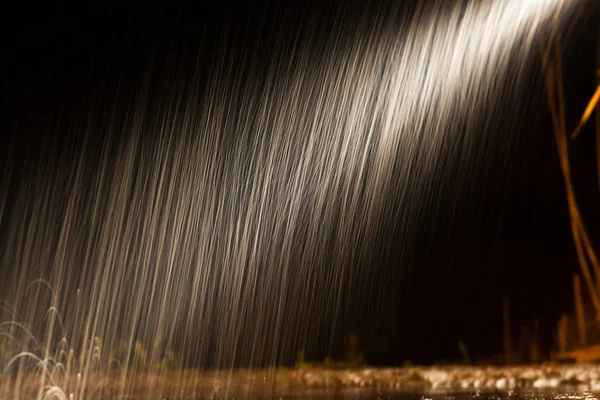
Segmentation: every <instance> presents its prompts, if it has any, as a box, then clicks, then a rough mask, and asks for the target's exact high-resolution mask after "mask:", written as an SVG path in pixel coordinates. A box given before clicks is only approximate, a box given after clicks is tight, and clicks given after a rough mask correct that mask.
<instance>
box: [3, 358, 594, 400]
mask: <svg viewBox="0 0 600 400" xmlns="http://www.w3.org/2000/svg"><path fill="white" fill-rule="evenodd" d="M123 378H124V377H123V375H119V374H116V375H114V374H100V373H96V374H90V375H89V376H88V377H87V379H86V382H87V383H86V385H85V386H86V390H85V396H83V398H86V399H106V398H127V399H140V400H141V399H159V400H160V399H169V400H175V399H182V400H183V399H190V400H192V399H193V400H198V399H215V400H217V399H253V400H258V399H295V400H296V399H297V400H333V399H347V400H351V399H352V400H363V399H365V400H367V399H369V400H479V399H482V400H483V399H486V400H488V399H489V400H521V399H523V400H534V399H535V400H537V399H540V400H546V399H548V400H551V399H552V400H563V399H564V400H586V399H587V400H592V399H600V366H598V365H538V366H522V367H503V368H497V367H485V368H481V367H464V366H453V367H431V368H419V367H415V368H365V369H359V370H327V369H264V370H234V371H217V372H215V371H197V370H185V371H162V372H145V373H144V372H137V373H131V374H128V376H127V377H126V378H125V379H124V380H123ZM7 379H10V378H7V377H6V376H4V377H2V375H0V387H2V388H3V389H4V390H3V391H0V400H3V399H5V398H6V399H8V398H14V396H12V394H14V393H15V392H14V388H15V387H14V386H13V385H12V384H11V383H10V382H8V381H7ZM81 382H82V381H81V378H75V379H72V378H67V379H64V378H63V379H60V380H58V381H56V382H54V384H55V385H56V387H57V388H60V389H61V390H62V391H63V393H65V398H70V394H71V393H73V392H75V393H76V392H77V391H78V389H76V388H77V387H81V386H80V384H81ZM123 382H126V383H125V389H124V390H123V386H122V384H123ZM13 383H14V382H13ZM7 384H8V385H7ZM39 387H40V386H39V377H38V376H36V375H35V374H33V375H31V376H29V377H27V378H26V379H25V382H22V383H21V385H20V388H21V390H20V392H21V396H17V398H28V397H27V395H28V394H32V395H33V396H34V397H35V393H36V392H37V391H38V390H39ZM80 393H82V392H80ZM122 393H126V395H125V396H124V397H123V396H122V395H121V394H122ZM23 395H25V397H23ZM79 397H82V396H75V395H74V396H73V399H77V398H79Z"/></svg>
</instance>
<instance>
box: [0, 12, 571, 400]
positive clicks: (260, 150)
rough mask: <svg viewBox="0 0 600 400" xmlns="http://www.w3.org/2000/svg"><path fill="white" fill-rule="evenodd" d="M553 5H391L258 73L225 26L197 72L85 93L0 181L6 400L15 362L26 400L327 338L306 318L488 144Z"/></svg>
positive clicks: (330, 303) (224, 363) (330, 313)
mask: <svg viewBox="0 0 600 400" xmlns="http://www.w3.org/2000/svg"><path fill="white" fill-rule="evenodd" d="M560 6H561V2H560V1H558V0H529V1H524V0H504V1H482V2H475V1H474V2H470V3H468V4H465V3H463V2H456V3H453V4H452V5H448V4H446V2H439V3H437V4H436V6H434V7H430V6H421V7H417V9H416V11H415V12H414V15H413V16H412V18H410V19H409V20H407V19H406V18H403V16H402V11H401V10H399V9H395V8H392V9H388V10H380V11H378V13H377V15H376V18H375V22H376V23H373V21H372V20H368V19H366V18H365V19H364V21H363V20H359V21H358V23H356V22H355V21H351V18H347V19H348V20H345V19H344V17H340V18H339V19H338V20H337V22H336V23H334V24H333V25H331V26H329V27H328V28H329V33H328V34H327V35H326V38H325V40H322V37H320V36H319V35H320V33H319V30H318V29H315V27H314V26H312V25H311V24H312V22H311V21H312V20H311V19H310V18H308V21H309V22H306V23H305V24H306V25H304V26H302V27H301V28H300V31H301V34H300V33H298V37H301V36H302V40H295V39H294V38H293V39H294V40H292V41H291V42H290V41H289V40H288V38H285V39H277V38H275V39H273V41H272V42H270V45H271V46H272V47H273V48H274V49H275V50H273V54H275V55H274V56H272V57H269V58H268V60H267V62H266V64H265V62H264V60H258V59H256V57H254V56H249V57H246V58H245V59H243V60H242V62H238V63H232V62H230V60H229V58H228V57H230V55H229V53H228V51H229V50H228V49H230V48H231V43H230V42H229V39H228V38H227V35H228V34H230V33H231V32H229V31H225V35H224V39H223V43H222V46H219V50H217V51H216V55H215V56H214V61H213V63H212V68H211V70H210V72H209V73H208V78H207V73H206V71H204V70H202V69H201V68H195V69H194V68H192V69H191V72H190V69H189V68H184V67H181V66H180V65H178V64H176V65H171V66H170V68H168V71H167V72H166V73H165V74H164V76H163V78H162V80H161V82H160V83H159V84H157V83H156V79H155V77H154V75H153V73H154V72H153V69H152V66H149V67H148V70H147V71H145V75H144V77H143V78H142V79H141V80H140V82H141V84H140V87H139V90H138V91H137V93H136V95H135V96H134V97H133V98H131V99H125V100H124V99H123V97H121V96H119V94H118V87H117V88H116V89H117V90H115V93H114V94H113V93H110V94H109V96H114V97H113V98H112V101H110V106H109V107H108V108H106V107H105V106H102V104H104V103H101V102H100V101H95V100H94V99H92V100H89V104H87V106H88V107H89V110H91V111H86V112H84V113H82V114H83V117H84V118H82V119H81V120H74V121H69V122H67V123H62V124H60V125H57V127H56V129H57V130H59V131H61V132H63V131H64V132H65V137H67V138H68V140H65V142H64V143H63V142H61V141H60V140H59V141H56V142H53V143H49V144H47V145H45V147H44V154H43V156H42V159H41V160H37V162H25V163H24V165H25V170H24V171H22V172H18V168H17V167H16V165H17V162H16V160H15V159H14V158H13V159H9V160H8V162H7V166H6V168H4V170H3V175H2V181H1V183H0V184H1V185H2V186H1V187H2V190H1V191H0V218H1V221H2V228H3V230H4V236H3V241H2V244H1V247H2V252H1V254H2V256H1V257H2V258H1V263H2V264H1V265H2V271H5V272H3V274H4V280H3V282H2V283H0V285H1V287H2V293H3V298H4V299H5V300H6V302H7V306H6V307H4V308H3V311H2V315H1V316H2V319H1V320H2V321H10V322H7V323H5V324H3V325H2V326H1V327H0V328H1V331H0V335H2V336H1V337H0V350H1V351H2V352H4V355H5V357H4V358H3V359H2V360H3V361H0V363H1V365H2V366H3V367H4V371H5V373H4V379H3V380H2V381H0V382H1V383H2V384H1V385H0V386H2V387H3V389H4V392H1V391H0V395H4V394H3V393H11V394H14V395H15V396H16V397H19V394H18V393H20V392H19V391H20V390H24V389H23V388H24V387H25V383H24V382H25V381H27V379H30V377H29V375H27V373H26V371H32V370H33V371H37V372H36V373H37V374H38V375H36V376H39V377H41V379H40V380H37V381H35V382H37V384H38V385H39V391H38V394H37V396H38V398H53V396H54V398H68V396H73V397H74V398H84V397H93V396H94V395H93V393H94V392H93V390H94V389H92V388H93V387H95V386H94V385H96V386H97V385H98V382H96V381H94V380H95V379H96V378H95V375H94V373H95V372H97V371H104V372H106V371H109V370H113V369H116V370H118V371H120V375H119V376H120V381H119V385H118V386H119V391H120V392H121V393H126V392H127V391H128V390H129V389H130V388H131V386H132V385H133V384H134V383H132V382H131V381H130V380H128V371H130V370H146V369H152V370H159V371H163V373H166V372H164V371H166V370H167V369H168V368H167V366H168V365H172V366H181V365H210V366H214V367H218V368H229V367H233V366H237V365H249V366H260V365H274V364H278V363H281V362H286V360H289V359H290V357H293V354H295V352H296V350H297V349H298V348H301V347H304V346H307V344H308V343H310V342H311V341H315V340H322V339H319V336H322V334H323V331H322V329H321V328H319V327H314V326H310V325H309V324H307V323H306V322H305V321H315V320H320V321H323V324H324V325H325V326H327V328H326V329H327V330H333V329H334V328H333V327H334V325H335V324H338V323H339V322H340V318H341V315H340V313H341V311H340V310H342V309H343V307H344V304H346V303H347V298H346V294H345V292H344V290H343V288H344V287H346V286H348V285H351V284H353V281H355V280H361V279H365V277H367V276H368V274H369V271H368V270H365V269H364V267H363V266H364V265H368V264H369V263H370V262H372V261H373V260H376V257H377V255H376V254H375V255H374V254H372V253H373V251H372V250H370V249H375V248H378V247H377V246H378V245H379V242H380V241H381V240H382V235H381V233H382V226H383V225H384V224H385V223H386V220H387V219H388V218H389V215H390V212H392V213H395V214H394V215H396V216H397V218H396V219H395V220H397V221H400V222H401V226H400V227H399V228H398V229H401V230H402V232H403V234H404V237H405V238H406V240H405V242H404V243H401V244H397V245H399V246H402V247H406V248H410V246H411V245H412V240H413V239H412V237H413V236H412V234H411V233H412V232H414V231H415V229H417V228H418V225H419V223H420V221H421V218H422V215H423V213H426V212H427V211H426V210H425V209H424V207H423V204H424V203H423V199H424V197H425V196H427V193H429V192H428V191H429V190H431V189H430V188H431V185H430V183H431V179H432V175H433V174H434V172H435V170H436V165H437V160H438V159H439V157H441V155H442V154H446V156H447V155H448V154H450V155H452V154H453V153H457V154H458V153H459V152H462V151H465V152H467V151H469V147H470V146H471V142H470V141H471V138H472V137H473V135H482V134H484V133H483V132H481V131H479V130H480V129H481V126H482V124H483V126H484V127H485V124H486V123H487V122H486V119H485V116H486V115H490V114H493V113H494V112H495V107H496V106H497V105H498V104H499V101H500V100H501V99H502V98H503V97H504V96H510V95H511V93H512V91H513V90H515V88H518V87H519V85H520V84H521V80H522V79H523V76H522V75H521V74H520V71H521V70H523V69H524V68H525V66H526V65H527V64H528V63H530V62H531V59H532V58H533V57H535V54H536V50H535V49H536V46H535V41H536V40H537V39H538V37H537V36H536V35H537V33H538V32H539V30H540V29H541V28H543V27H544V26H545V25H546V24H548V23H549V21H550V19H551V17H552V16H553V14H554V11H555V10H557V9H558V8H559V7H560ZM350 23H353V25H352V27H353V28H354V29H353V30H352V31H349V30H348V25H349V24H350ZM317 43H318V44H319V45H318V46H317V45H316V44H317ZM278 50H280V51H281V52H280V53H278ZM281 54H286V55H289V57H283V56H281ZM201 82H204V83H201ZM157 88H158V89H157ZM482 121H483V122H482ZM459 127H460V130H462V133H461V142H462V144H461V146H460V148H458V149H446V148H444V145H445V143H447V140H446V139H447V136H448V135H450V134H453V133H454V132H455V131H457V128H459ZM98 137H100V138H101V139H100V141H101V142H102V143H101V146H98ZM425 204H426V202H425ZM386 245H387V246H391V245H392V244H389V243H388V244H386ZM38 279H43V280H41V281H40V280H38ZM32 282H33V284H32ZM61 315H62V320H61V319H60V318H59V316H61ZM290 355H292V356H290ZM9 376H10V377H11V378H9ZM13 376H14V379H13V378H12V377H13ZM40 381H41V383H40ZM145 385H146V387H147V392H148V393H155V394H156V393H158V392H156V390H157V389H156V388H155V387H154V383H153V381H152V380H148V381H146V382H145Z"/></svg>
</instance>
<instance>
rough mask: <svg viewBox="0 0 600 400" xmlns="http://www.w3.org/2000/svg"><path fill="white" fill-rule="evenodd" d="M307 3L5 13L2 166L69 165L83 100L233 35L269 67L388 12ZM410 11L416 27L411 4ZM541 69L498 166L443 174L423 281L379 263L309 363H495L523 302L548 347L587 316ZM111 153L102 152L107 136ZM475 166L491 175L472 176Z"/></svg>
mask: <svg viewBox="0 0 600 400" xmlns="http://www.w3.org/2000/svg"><path fill="white" fill-rule="evenodd" d="M291 3H292V2H261V3H258V2H246V4H244V5H241V4H233V3H227V4H216V3H214V4H202V5H199V4H196V5H193V6H191V5H179V4H170V5H169V6H165V7H160V6H158V5H155V4H145V5H136V6H133V5H120V6H115V7H111V6H109V5H106V4H103V5H102V6H84V5H80V6H78V7H76V8H72V7H70V6H66V5H48V4H46V5H45V6H43V7H38V6H37V5H33V4H32V5H28V6H20V7H19V8H20V9H18V10H17V9H15V10H13V11H11V12H8V13H4V17H3V23H2V25H3V32H2V35H1V36H2V38H1V39H0V40H1V43H2V53H3V55H2V57H1V59H2V61H1V65H2V72H1V74H0V83H1V86H0V92H1V93H2V95H1V99H2V103H1V105H2V106H1V108H2V111H1V113H2V131H3V137H4V139H3V141H2V149H1V150H0V155H1V156H2V157H3V159H5V158H6V156H7V154H8V153H10V154H11V156H12V157H14V158H15V159H17V160H19V161H18V162H17V164H16V165H17V172H16V176H17V177H19V166H21V167H23V166H25V165H27V163H43V162H44V154H43V149H44V148H45V146H47V143H49V142H53V143H56V145H57V146H64V148H65V149H66V150H65V151H69V149H70V146H71V143H73V142H77V140H78V139H77V133H76V132H70V133H65V132H62V131H61V130H60V129H57V124H59V126H60V124H62V123H64V121H69V120H72V119H74V118H83V117H82V115H85V113H86V112H88V111H89V110H85V108H84V107H85V104H86V103H85V101H83V100H85V99H89V98H98V99H100V101H105V102H110V101H113V100H111V99H114V98H115V97H117V98H127V96H128V93H130V92H131V91H133V90H135V87H136V85H137V84H138V83H139V76H140V75H141V73H142V72H141V71H144V70H145V67H146V66H147V65H148V64H153V65H155V66H156V69H155V71H160V70H161V68H162V69H163V70H168V68H169V65H171V63H172V62H179V63H183V64H185V62H186V60H189V61H190V63H191V62H196V61H197V60H199V59H200V65H205V68H209V67H210V65H211V62H210V57H211V54H213V53H214V48H215V46H217V45H218V43H219V40H220V39H221V35H222V32H223V30H224V27H230V28H228V29H229V32H230V34H231V35H232V37H231V40H230V45H231V51H230V55H231V60H232V62H234V61H235V60H236V58H244V57H247V56H248V55H249V54H255V53H254V52H258V53H259V54H260V55H262V56H259V57H258V59H259V60H260V59H261V57H262V58H264V59H265V60H266V59H267V58H268V57H269V56H270V54H271V53H270V52H272V51H275V50H273V49H271V48H269V47H268V46H264V45H261V46H256V47H255V46H253V43H256V41H258V39H259V38H260V37H261V35H264V34H265V32H271V34H273V35H286V34H289V35H291V34H292V33H293V32H294V30H295V29H297V27H298V26H299V24H300V23H301V21H302V18H306V16H307V15H320V18H321V19H322V22H323V23H322V25H321V26H322V27H323V29H324V37H325V36H326V26H327V24H326V23H325V22H326V21H329V20H334V19H335V18H336V17H337V16H338V15H339V14H340V13H346V14H350V15H356V16H365V15H366V18H368V16H369V15H370V13H371V14H373V15H374V14H376V12H377V9H378V7H379V5H378V4H375V3H373V4H369V5H367V4H366V3H360V2H356V3H354V2H345V3H344V4H343V5H336V6H334V5H330V3H329V2H314V3H309V2H297V1H294V2H293V3H294V4H293V5H292V4H291ZM325 3H327V4H325ZM382 3H385V2H382ZM406 8H407V11H406V13H407V15H409V14H410V9H411V6H409V5H407V6H406ZM582 14H583V15H580V16H578V17H577V22H578V24H577V26H574V27H572V28H571V29H570V30H569V32H568V40H567V46H566V47H567V48H568V50H567V51H565V79H566V80H565V82H566V92H567V98H568V99H569V106H568V111H569V113H570V117H569V123H570V126H574V124H575V121H576V119H577V115H578V114H579V113H580V112H581V111H582V110H583V108H584V106H585V101H586V99H587V98H589V96H590V95H591V94H592V93H593V85H594V69H595V66H596V46H597V36H598V35H597V27H598V7H597V6H593V5H592V6H589V7H587V8H586V9H585V13H582ZM348 20H352V18H349V19H348ZM348 29H349V30H351V29H352V27H351V26H349V27H348ZM261 43H264V41H263V42H261ZM316 46H317V47H318V44H316ZM282 51H283V52H285V51H286V50H285V49H283V50H282ZM315 51H316V52H318V51H322V50H321V49H318V48H316V49H315ZM265 65H266V62H265ZM531 68H532V69H531V72H530V75H531V81H530V82H531V83H530V88H528V91H529V96H528V97H527V98H526V99H524V101H523V103H522V104H519V109H518V110H517V111H515V110H513V109H511V108H510V107H508V106H507V108H506V110H504V111H502V110H500V111H499V113H498V115H497V116H495V117H494V118H495V119H494V120H493V124H494V126H495V129H494V131H495V132H494V134H490V135H489V136H485V135H482V136H481V137H480V138H477V139H475V144H474V145H473V146H474V148H475V149H479V150H483V149H486V151H485V152H483V151H482V152H481V153H478V152H477V151H476V152H475V154H468V155H465V154H464V153H463V152H462V148H461V146H460V144H457V143H448V146H449V148H448V153H447V154H445V155H444V157H446V159H445V160H442V162H440V165H439V168H440V169H443V170H444V172H445V174H444V175H443V179H442V178H440V180H439V181H437V182H436V184H435V185H434V186H432V192H431V193H430V195H431V196H433V197H435V198H436V199H439V198H441V199H442V200H441V202H440V204H442V205H441V206H439V207H437V206H436V207H433V206H432V208H431V209H430V210H431V211H430V213H429V214H428V215H426V216H425V217H424V218H423V228H422V232H420V233H419V234H418V237H419V239H418V242H417V246H418V251H415V255H414V256H413V257H411V260H410V262H409V267H407V266H406V260H405V259H403V258H402V256H401V255H400V252H399V250H398V249H397V248H389V247H388V248H373V249H371V251H373V252H374V253H378V254H383V256H382V257H381V258H376V259H378V260H379V259H385V260H387V261H386V262H385V263H383V264H382V263H374V264H373V265H372V266H370V268H372V270H371V273H370V274H369V279H367V280H361V279H357V281H356V283H355V284H353V285H352V286H351V287H349V288H348V294H347V295H348V299H349V300H348V305H347V307H346V308H345V309H344V310H342V311H341V312H342V314H343V315H344V317H343V318H342V323H341V325H339V326H337V327H336V329H335V332H334V334H333V338H334V340H333V342H331V341H330V340H329V339H330V336H329V335H328V334H327V333H326V332H329V331H330V327H328V326H326V324H325V326H324V328H323V332H324V338H323V340H322V342H320V343H316V344H314V345H313V348H312V349H307V350H308V356H309V357H313V358H323V357H325V356H326V355H327V354H332V355H334V356H341V355H342V354H343V341H344V339H343V338H344V335H345V333H346V332H348V331H349V330H355V331H357V332H358V333H359V334H360V336H361V342H362V347H363V349H364V351H365V355H366V358H367V361H368V362H370V363H372V364H377V365H389V364H399V363H402V362H403V361H405V360H411V361H415V362H423V363H430V362H435V361H438V360H442V359H456V358H459V357H460V354H459V350H458V345H457V343H458V341H459V340H463V341H464V343H465V344H466V347H467V349H468V350H469V351H471V352H472V353H480V354H493V353H496V352H499V351H501V346H502V323H501V322H502V317H501V301H502V296H503V295H504V294H507V295H509V296H510V299H511V302H512V307H513V309H512V312H513V318H514V327H515V335H516V333H517V332H516V329H517V328H518V326H519V325H520V324H521V323H529V322H531V321H532V320H533V318H534V317H535V316H539V317H540V319H541V323H542V327H543V333H544V339H545V342H546V345H547V346H549V345H550V344H551V341H552V334H553V329H554V326H555V323H556V321H557V319H558V317H559V315H560V313H562V312H570V311H571V309H572V294H571V277H572V274H573V273H574V272H576V271H577V268H578V266H577V260H576V257H575V252H574V248H573V244H572V240H571V236H570V230H569V220H568V213H567V207H566V201H565V194H564V187H563V183H562V177H561V174H560V169H559V164H558V158H557V155H556V150H555V147H554V138H553V135H552V131H551V124H550V118H549V114H548V112H547V110H546V100H545V97H544V94H543V81H542V79H541V76H540V75H539V73H536V72H535V71H536V69H537V68H539V65H537V64H535V65H533V66H532V67H531ZM154 73H156V74H157V76H160V72H154ZM117 77H119V78H120V81H121V84H120V85H119V86H118V87H117V85H116V84H115V81H116V79H117ZM157 79H158V78H157ZM117 90H118V94H117ZM82 108H83V109H82ZM502 112H506V113H512V112H518V113H519V116H518V117H517V119H518V121H519V125H518V126H517V127H516V128H515V127H514V126H513V125H510V126H509V125H506V126H503V122H502V120H503V118H502ZM503 129H507V130H510V131H504V132H503ZM593 135H594V132H593V129H591V127H588V128H586V129H585V130H584V132H583V133H582V136H581V138H580V139H578V140H577V141H576V142H574V143H573V145H572V158H573V160H574V176H575V184H576V188H577V191H578V192H577V194H578V198H579V200H580V203H581V206H582V209H583V210H584V214H585V218H586V223H587V226H588V228H589V230H590V232H591V234H592V237H593V238H594V239H595V242H596V243H598V244H600V207H598V200H599V197H598V189H597V178H596V175H595V172H594V168H595V158H594V157H595V154H594V147H595V142H594V138H593ZM94 140H96V139H94ZM97 140H98V145H100V144H101V143H102V140H101V138H97ZM451 146H454V148H452V147H451ZM466 158H469V160H470V161H469V162H470V164H469V165H471V166H476V168H475V169H472V170H469V171H466V170H465V169H464V163H465V159H466ZM440 176H442V174H440ZM17 180H18V178H17ZM457 182H460V184H458V183H457ZM5 190H9V191H10V190H11V189H10V187H9V188H8V189H6V188H5ZM438 196H439V197H438ZM423 201H428V200H427V199H424V200H423ZM433 204H434V202H433V200H432V205H433ZM435 204H438V203H435ZM390 212H391V215H390V219H389V225H390V226H388V227H385V228H382V229H385V230H386V232H387V234H389V235H398V241H401V240H402V238H401V237H400V236H399V230H398V229H397V225H396V223H397V218H396V216H394V215H393V210H391V211H390ZM375 247H376V246H375ZM402 263H404V266H403V267H400V264H402ZM0 279H1V277H0ZM311 323H323V322H322V321H311ZM332 343H333V344H332Z"/></svg>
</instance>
